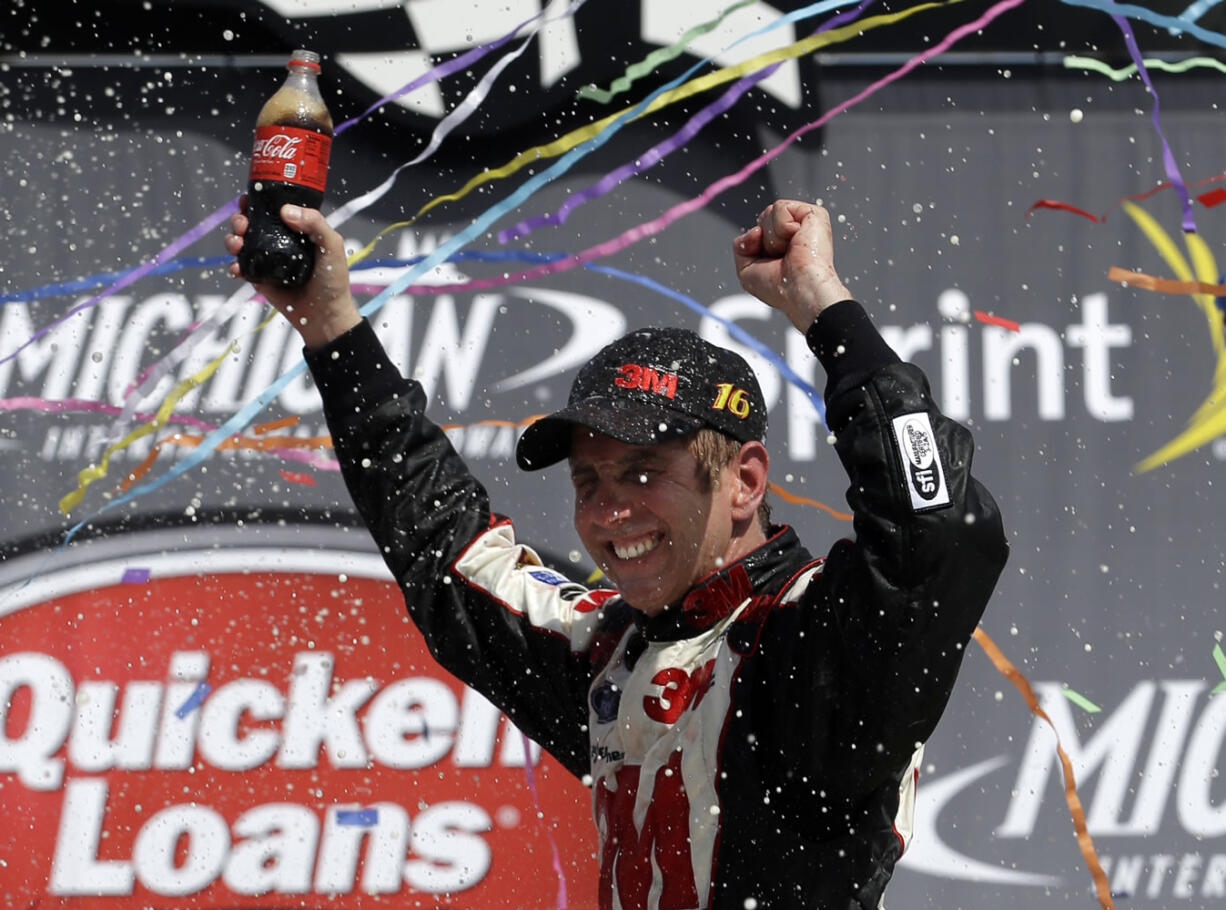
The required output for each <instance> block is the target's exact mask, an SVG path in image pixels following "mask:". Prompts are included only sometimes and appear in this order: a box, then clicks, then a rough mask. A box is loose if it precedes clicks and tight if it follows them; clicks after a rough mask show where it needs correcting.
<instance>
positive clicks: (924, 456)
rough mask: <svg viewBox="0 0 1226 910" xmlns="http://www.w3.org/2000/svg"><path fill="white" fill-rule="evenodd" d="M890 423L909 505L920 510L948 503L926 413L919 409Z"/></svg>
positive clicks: (939, 460) (935, 442)
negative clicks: (909, 496) (904, 479)
mask: <svg viewBox="0 0 1226 910" xmlns="http://www.w3.org/2000/svg"><path fill="white" fill-rule="evenodd" d="M893 427H894V442H895V444H896V445H897V446H898V456H899V458H900V459H901V460H902V463H903V468H904V471H905V473H906V476H907V491H908V492H909V493H910V494H911V508H912V509H914V510H915V511H916V512H923V511H926V510H928V509H936V508H940V507H941V506H947V505H949V489H948V488H947V487H946V486H945V471H944V469H943V468H942V467H941V458H940V455H939V454H938V452H937V441H936V437H935V436H934V435H933V433H932V424H931V423H930V422H929V420H928V415H927V414H925V413H922V412H921V413H918V414H904V415H903V416H901V417H895V418H894V422H893Z"/></svg>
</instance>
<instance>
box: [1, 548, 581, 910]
mask: <svg viewBox="0 0 1226 910" xmlns="http://www.w3.org/2000/svg"><path fill="white" fill-rule="evenodd" d="M173 539H174V538H173V535H171V536H170V537H167V538H165V541H166V548H165V550H163V551H161V552H148V551H146V552H145V554H144V555H141V556H136V555H135V554H132V555H129V556H128V557H126V558H123V559H118V560H102V561H98V562H95V563H91V564H90V565H87V566H79V567H77V568H75V569H71V570H68V571H61V572H56V571H48V572H44V573H43V574H41V575H40V577H39V578H38V579H37V580H36V583H35V584H32V585H29V586H27V587H26V588H25V589H23V590H22V591H21V592H19V594H18V595H14V596H10V597H9V598H8V599H7V601H6V602H5V603H4V604H3V610H0V818H4V819H5V823H4V825H2V826H0V857H2V858H3V861H0V893H3V895H4V897H5V898H7V900H8V902H9V903H4V902H3V901H0V903H4V905H5V906H10V905H11V906H14V907H23V908H24V907H32V906H35V905H38V906H39V907H40V908H41V910H51V908H72V907H89V906H94V907H96V906H101V905H102V904H101V903H100V902H101V901H103V900H104V899H105V901H106V903H105V906H107V907H111V908H114V910H125V908H132V910H135V908H137V907H159V908H164V907H178V908H193V907H194V908H218V907H237V906H243V907H250V908H254V907H285V906H290V905H293V906H301V907H311V906H319V907H322V906H328V907H335V908H338V910H344V908H351V907H358V906H361V907H383V906H388V907H391V906H395V907H404V906H422V907H441V906H449V907H467V908H473V910H495V908H498V910H523V908H545V907H551V906H553V905H554V901H555V895H556V893H557V890H558V887H559V883H558V880H557V877H556V875H555V872H554V868H553V866H554V863H556V862H557V860H556V859H554V858H553V857H552V845H551V843H550V841H549V837H548V836H547V835H546V834H545V828H548V829H549V830H550V831H552V832H553V837H554V838H555V842H556V843H557V844H558V845H559V846H560V847H561V848H562V849H563V850H564V851H565V853H564V855H563V856H562V860H563V862H564V863H565V873H566V877H567V884H568V886H569V891H570V895H571V897H572V899H574V900H575V901H577V902H576V903H574V904H572V906H592V905H593V904H594V903H595V887H596V870H595V867H594V862H593V860H592V855H593V851H594V849H595V833H594V826H593V825H592V821H591V815H590V804H589V793H588V791H587V790H586V789H585V788H584V787H583V786H582V784H581V783H580V782H579V781H577V780H575V779H574V778H573V777H571V776H570V775H569V774H567V773H566V772H565V771H563V770H562V768H561V767H560V766H559V765H558V764H557V763H556V762H555V761H553V760H552V759H551V758H549V757H548V756H547V755H544V754H543V753H541V752H540V750H539V748H537V747H536V746H535V745H533V746H531V748H530V751H529V752H528V753H526V752H525V740H524V739H523V737H522V735H521V734H520V733H519V731H517V730H516V729H515V728H514V727H512V726H511V725H510V723H509V722H508V721H507V720H506V719H505V718H503V717H502V716H501V715H500V714H499V712H498V710H497V709H496V708H495V707H494V706H493V705H491V704H490V703H489V702H488V701H487V700H486V699H484V698H482V697H481V696H480V695H478V694H477V693H476V692H474V691H472V690H471V689H468V688H466V687H465V686H463V685H461V684H460V683H458V682H457V681H456V680H455V679H454V678H453V677H450V676H449V675H447V674H446V673H445V672H444V671H443V670H442V669H441V668H439V667H438V665H437V664H436V663H435V662H434V661H433V659H432V658H431V657H430V656H429V653H428V651H427V650H426V647H425V643H424V642H423V641H422V639H421V637H420V635H419V634H418V633H417V630H416V629H415V628H414V627H413V625H412V623H410V622H409V620H408V616H407V615H406V612H405V609H404V602H403V598H402V595H401V594H400V591H399V590H398V589H397V587H396V585H395V583H394V582H393V581H392V580H391V578H390V575H388V573H387V572H386V570H385V569H383V568H382V566H381V565H380V564H379V563H378V562H377V561H376V560H377V558H366V557H362V558H359V559H354V558H353V557H352V555H349V556H348V557H345V558H339V557H338V556H337V554H334V553H330V552H329V551H328V550H321V549H304V550H297V551H295V550H293V549H285V548H278V549H275V550H274V549H268V548H258V549H248V548H242V547H234V548H223V549H220V550H194V551H190V550H184V551H175V550H174V544H173V543H172V542H171V541H172V540H173ZM36 589H37V590H36ZM10 593H11V592H10ZM27 595H31V596H27ZM526 754H530V755H531V756H532V760H533V762H534V767H533V768H532V769H531V770H532V782H531V783H530V782H529V780H528V777H527V775H526V773H525V768H524V762H525V757H526ZM538 812H539V813H540V814H539V815H538Z"/></svg>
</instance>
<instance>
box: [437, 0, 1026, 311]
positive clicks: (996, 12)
mask: <svg viewBox="0 0 1226 910" xmlns="http://www.w3.org/2000/svg"><path fill="white" fill-rule="evenodd" d="M1023 2H1024V0H998V2H997V3H994V4H992V6H990V7H988V8H987V10H985V11H984V13H983V14H982V15H981V16H979V18H978V19H975V20H974V21H972V22H968V23H966V24H965V25H960V26H958V27H957V28H955V29H954V30H953V31H952V32H950V33H949V34H948V35H946V36H945V37H944V38H942V39H941V40H940V41H938V42H937V43H936V44H934V45H933V46H932V47H930V48H928V49H927V50H923V51H920V52H919V53H918V54H916V55H915V56H914V57H912V58H911V59H910V60H908V61H907V62H906V63H904V64H903V65H902V66H900V67H899V68H898V69H896V70H893V71H892V72H890V73H887V74H886V75H885V76H883V77H881V78H880V79H878V80H877V81H876V82H874V83H872V84H871V85H869V86H868V87H867V88H865V89H863V90H862V91H860V92H857V93H856V94H855V95H853V96H852V97H851V98H848V99H847V100H846V101H844V102H842V103H840V104H837V105H835V106H834V107H832V108H831V109H830V110H828V111H826V113H824V114H822V116H820V117H818V118H817V119H816V120H814V121H812V122H811V123H807V124H805V125H804V126H802V127H800V128H799V129H797V130H796V131H795V132H793V133H791V134H790V135H788V136H787V138H785V139H784V140H783V141H782V142H780V143H779V144H778V145H776V146H775V147H774V148H772V149H770V150H768V151H766V152H764V153H763V154H762V155H759V156H758V157H757V158H755V159H754V160H752V161H750V162H749V163H748V164H746V165H745V166H744V167H743V168H741V169H740V170H739V171H736V172H734V173H732V174H729V175H727V176H726V177H721V178H720V179H719V180H717V181H715V182H714V183H712V184H711V185H710V186H709V187H707V188H706V189H705V190H703V191H702V192H701V193H700V194H699V195H697V196H695V197H694V198H692V199H687V200H686V201H684V202H679V203H677V204H676V205H674V206H673V207H672V208H669V209H667V210H665V211H664V212H663V213H662V214H661V215H659V216H658V217H656V218H653V219H651V220H650V221H644V222H643V223H642V224H639V225H635V226H634V227H632V228H628V229H627V230H625V231H623V232H622V233H621V234H619V235H618V236H616V237H613V238H611V239H609V240H606V241H604V242H603V243H598V244H596V245H595V246H590V247H588V248H587V249H585V250H580V251H579V252H578V253H575V254H573V255H571V256H568V257H567V258H565V259H557V260H555V261H553V262H547V263H544V264H543V265H538V266H534V267H533V268H530V269H525V270H524V271H522V272H516V273H514V274H504V275H502V276H501V277H497V278H476V279H473V280H472V281H468V282H465V283H464V285H463V287H465V288H471V289H475V290H488V289H490V288H496V287H502V286H503V285H507V284H519V283H521V282H524V281H532V280H535V279H537V278H542V277H544V276H546V275H555V274H557V273H559V272H566V271H570V270H571V269H573V268H576V267H577V266H581V265H584V264H585V263H588V262H592V261H594V260H597V259H602V258H604V257H606V256H612V255H613V254H614V253H618V252H620V251H621V250H624V249H625V248H626V247H628V246H631V245H632V244H635V243H638V242H639V241H640V240H642V239H643V238H645V237H651V236H654V235H655V234H658V233H660V232H661V231H663V230H664V229H665V228H667V227H668V226H669V225H671V224H672V223H673V222H674V221H677V220H678V219H680V218H684V217H685V216H686V215H689V214H690V213H692V212H695V211H697V210H698V209H700V208H702V207H703V206H705V205H706V204H707V203H709V202H710V201H711V200H712V199H714V198H715V197H716V196H718V195H719V194H720V193H722V192H723V191H724V190H726V189H729V188H730V187H733V186H736V185H738V184H740V183H744V182H745V180H747V179H748V178H749V177H750V176H752V175H753V174H754V173H756V172H757V171H759V170H761V169H762V168H763V167H765V166H766V165H767V164H769V163H770V162H771V161H773V160H774V159H776V158H778V157H779V156H780V155H782V154H783V152H784V151H786V150H787V149H788V147H789V146H791V145H792V143H794V142H795V141H796V140H797V139H799V138H800V137H801V136H804V135H805V134H806V133H810V132H812V131H813V130H815V129H818V128H819V127H821V126H823V125H825V123H826V122H827V121H828V120H830V118H832V117H834V116H835V115H837V114H841V113H843V112H844V111H846V110H848V109H849V108H852V107H854V106H855V105H857V104H859V103H860V102H861V101H863V100H865V99H866V98H868V97H869V96H871V95H873V94H875V93H876V92H877V91H878V90H880V89H882V88H884V87H885V86H887V85H889V84H890V83H891V82H896V81H897V80H899V79H901V78H902V77H903V76H905V75H907V73H909V72H911V70H913V69H915V68H916V67H917V66H919V65H920V64H921V63H925V62H927V61H928V59H929V58H930V57H935V56H936V55H938V54H943V53H944V52H945V51H947V50H949V48H950V47H951V46H952V45H953V44H955V43H956V42H958V41H960V40H961V39H962V38H965V37H966V36H967V35H968V34H970V33H972V32H976V31H978V30H979V29H981V28H983V27H984V26H985V25H987V24H988V23H989V22H991V21H992V20H993V19H996V18H997V17H998V16H1000V15H1001V14H1002V13H1005V12H1008V11H1009V10H1011V9H1013V8H1014V7H1015V6H1020V5H1021V4H1022V3H1023ZM434 290H435V291H436V292H437V291H438V290H439V287H438V286H435V287H434Z"/></svg>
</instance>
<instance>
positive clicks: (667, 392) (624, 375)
mask: <svg viewBox="0 0 1226 910" xmlns="http://www.w3.org/2000/svg"><path fill="white" fill-rule="evenodd" d="M613 384H614V385H615V386H617V387H618V388H622V389H640V390H642V391H644V392H652V393H654V394H656V395H663V396H664V397H665V398H674V397H676V395H677V374H676V373H660V372H658V371H656V370H655V369H653V368H652V367H645V366H643V365H642V364H638V363H623V364H622V365H621V366H619V367H618V368H617V376H616V377H614V379H613Z"/></svg>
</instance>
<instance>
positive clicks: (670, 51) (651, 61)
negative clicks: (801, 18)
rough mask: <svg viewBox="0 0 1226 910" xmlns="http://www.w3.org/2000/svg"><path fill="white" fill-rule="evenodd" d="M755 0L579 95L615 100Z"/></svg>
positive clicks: (747, 0)
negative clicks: (602, 85)
mask: <svg viewBox="0 0 1226 910" xmlns="http://www.w3.org/2000/svg"><path fill="white" fill-rule="evenodd" d="M753 2H754V0H738V2H736V3H734V4H732V6H730V7H728V8H727V9H726V10H724V11H723V12H722V13H720V14H719V15H718V16H716V17H715V18H714V19H712V20H711V21H710V22H703V23H702V24H701V25H695V26H694V27H693V28H691V29H689V30H688V31H686V33H685V34H684V35H682V36H681V37H680V38H678V39H677V40H676V41H675V42H673V43H672V44H670V45H669V46H668V47H661V48H658V49H656V50H654V51H652V52H651V53H650V54H648V55H647V56H646V57H644V58H643V59H642V60H640V61H639V62H638V63H632V64H630V65H629V66H628V67H626V72H625V74H624V75H621V76H618V77H617V78H616V79H614V80H613V84H612V85H610V86H609V88H608V89H607V90H606V89H602V88H597V87H596V86H594V85H585V86H584V87H583V88H581V89H579V97H580V98H587V99H590V100H592V101H599V102H600V103H601V104H608V103H609V102H610V101H612V100H613V96H614V95H617V94H620V93H621V92H624V91H626V90H627V89H629V88H630V84H631V83H632V82H634V80H636V79H641V78H642V77H643V76H646V75H647V74H648V73H650V72H651V71H652V70H654V69H655V68H656V67H657V66H659V65H660V64H661V63H667V62H668V61H669V60H673V59H674V58H676V57H680V56H681V52H682V51H684V50H685V49H686V47H687V46H688V45H689V43H690V42H691V41H693V40H694V39H695V38H697V37H698V36H699V35H705V34H706V33H707V32H709V31H712V30H713V29H715V28H717V27H718V26H719V24H720V23H721V22H723V21H724V20H725V19H726V18H728V16H729V15H731V14H732V13H734V12H736V11H737V10H738V9H740V8H741V7H743V6H749V5H750V4H752V3H753Z"/></svg>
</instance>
